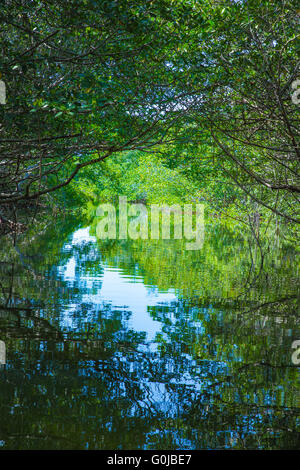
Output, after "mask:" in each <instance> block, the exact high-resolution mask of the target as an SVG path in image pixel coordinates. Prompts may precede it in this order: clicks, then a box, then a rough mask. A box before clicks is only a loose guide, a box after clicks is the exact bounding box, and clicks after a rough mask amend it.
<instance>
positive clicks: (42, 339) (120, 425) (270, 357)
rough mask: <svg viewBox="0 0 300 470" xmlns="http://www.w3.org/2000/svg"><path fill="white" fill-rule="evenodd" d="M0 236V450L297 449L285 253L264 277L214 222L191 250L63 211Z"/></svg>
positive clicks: (281, 249)
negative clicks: (122, 235) (101, 232)
mask: <svg viewBox="0 0 300 470" xmlns="http://www.w3.org/2000/svg"><path fill="white" fill-rule="evenodd" d="M1 242H2V246H1V263H0V277H1V285H0V288H1V302H0V340H1V341H3V342H4V344H5V347H6V358H5V361H4V360H3V357H2V362H5V364H2V365H0V447H1V448H3V449H224V448H225V449H226V448H227V449H229V448H236V449H240V448H247V449H249V448H258V449H288V448H289V449H296V448H299V442H300V439H299V436H300V434H299V412H300V399H299V397H300V394H299V367H297V366H296V365H294V364H293V363H292V360H291V355H292V352H293V351H292V349H291V345H292V342H293V341H294V340H296V339H300V333H299V297H298V294H299V291H298V280H299V271H298V262H297V253H295V251H294V250H293V249H292V248H290V247H288V246H284V245H280V246H279V245H278V243H277V241H274V244H271V245H270V244H269V245H268V246H266V247H265V248H266V254H265V260H264V261H265V263H264V269H263V271H262V272H260V261H261V253H260V250H259V249H258V247H257V246H255V244H254V243H253V242H249V239H248V238H247V237H242V236H241V235H238V234H237V233H235V232H231V233H230V232H229V231H228V230H225V229H224V228H221V227H208V229H207V233H206V238H205V244H204V247H203V249H202V250H200V251H197V252H196V251H195V252H188V251H186V250H184V243H181V242H180V241H172V240H170V241H166V240H161V241H135V242H133V241H118V240H116V241H106V242H105V241H99V240H97V239H96V237H95V226H94V225H93V224H91V226H90V227H85V226H84V225H82V224H81V225H80V224H79V225H78V222H77V221H74V220H71V221H68V220H57V221H52V223H50V224H48V226H45V228H44V229H43V230H42V231H41V232H40V234H39V235H33V234H31V233H26V234H24V235H20V236H18V237H17V239H16V240H15V241H14V240H13V238H12V237H9V236H8V237H6V238H2V239H1ZM249 243H250V244H249ZM250 248H251V250H250Z"/></svg>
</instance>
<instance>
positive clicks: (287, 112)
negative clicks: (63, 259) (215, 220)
mask: <svg viewBox="0 0 300 470" xmlns="http://www.w3.org/2000/svg"><path fill="white" fill-rule="evenodd" d="M0 19H1V38H0V50H1V58H0V72H1V79H2V80H3V81H4V83H5V85H6V91H7V101H6V104H5V105H0V119H1V122H0V163H1V166H0V216H1V224H2V228H3V227H5V224H6V225H7V224H8V225H9V224H10V226H13V224H14V223H16V222H18V221H20V218H21V214H22V213H23V212H24V207H28V206H30V205H33V206H34V205H35V204H36V203H37V202H39V203H41V202H42V203H43V204H49V203H51V204H54V205H58V203H59V205H61V202H62V201H65V204H66V205H68V206H70V205H71V206H72V205H73V206H75V205H77V206H79V205H82V204H83V201H84V202H86V201H87V200H90V201H91V202H95V201H96V200H103V199H104V200H108V199H111V198H113V197H114V195H116V194H120V193H122V194H126V195H128V197H129V198H130V199H131V200H146V201H147V202H153V201H155V202H160V201H161V202H169V201H170V202H172V201H177V202H185V201H199V200H200V201H205V202H206V203H207V204H208V205H209V206H210V207H212V208H213V211H214V212H215V213H216V212H218V213H220V211H222V213H225V214H227V215H230V216H231V217H233V218H235V219H236V218H237V219H239V220H242V221H243V222H247V223H249V221H250V222H253V221H255V224H256V225H259V224H260V223H261V222H262V223H266V224H267V223H269V217H270V216H274V217H273V219H274V220H276V224H277V226H278V223H279V221H280V222H281V223H284V224H285V225H288V226H289V227H293V226H295V225H296V224H298V223H299V221H300V218H299V205H298V203H299V192H300V186H299V157H300V155H299V106H298V105H297V104H296V103H295V102H293V101H292V99H291V95H292V93H293V88H292V86H293V83H294V81H295V80H296V79H297V78H298V75H297V74H298V57H297V35H296V32H297V27H298V25H299V15H298V13H297V2H296V1H294V0H287V1H280V2H270V1H265V0H262V1H258V0H248V1H245V2H243V1H231V0H224V1H218V0H212V1H210V2H207V1H199V0H197V1H196V0H195V1H194V0H192V1H191V0H176V1H173V0H156V1H139V0H135V1H132V0H118V1H105V0H103V1H102V0H98V1H92V0H76V1H68V2H60V1H55V0H52V1H47V2H45V1H41V0H34V1H26V0H19V1H17V0H7V1H5V2H3V5H2V7H1V12H0ZM62 188H63V191H62V190H61V189H62ZM41 198H42V201H41ZM53 198H54V199H53Z"/></svg>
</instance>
